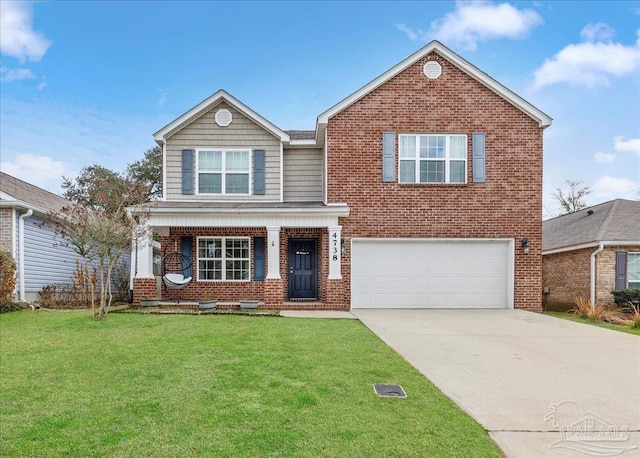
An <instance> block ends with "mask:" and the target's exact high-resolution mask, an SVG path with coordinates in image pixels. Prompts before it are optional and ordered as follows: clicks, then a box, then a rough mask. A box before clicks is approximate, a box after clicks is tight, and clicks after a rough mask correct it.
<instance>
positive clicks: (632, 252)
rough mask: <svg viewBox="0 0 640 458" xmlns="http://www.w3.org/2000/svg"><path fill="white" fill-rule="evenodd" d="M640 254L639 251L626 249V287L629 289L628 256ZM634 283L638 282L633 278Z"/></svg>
mask: <svg viewBox="0 0 640 458" xmlns="http://www.w3.org/2000/svg"><path fill="white" fill-rule="evenodd" d="M632 254H633V255H640V251H627V285H626V286H627V289H629V256H630V255H632ZM633 282H634V283H638V282H637V281H636V280H633Z"/></svg>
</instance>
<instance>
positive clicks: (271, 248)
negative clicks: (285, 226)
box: [266, 226, 281, 280]
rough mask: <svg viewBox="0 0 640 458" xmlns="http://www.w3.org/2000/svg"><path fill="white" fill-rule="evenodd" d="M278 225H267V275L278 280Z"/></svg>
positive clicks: (270, 278)
mask: <svg viewBox="0 0 640 458" xmlns="http://www.w3.org/2000/svg"><path fill="white" fill-rule="evenodd" d="M280 278H281V277H280V226H267V277H266V280H280Z"/></svg>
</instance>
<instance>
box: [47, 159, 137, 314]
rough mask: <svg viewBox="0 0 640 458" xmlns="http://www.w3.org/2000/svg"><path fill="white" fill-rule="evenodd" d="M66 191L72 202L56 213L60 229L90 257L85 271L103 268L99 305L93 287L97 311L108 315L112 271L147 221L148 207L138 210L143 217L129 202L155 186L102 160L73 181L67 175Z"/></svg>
mask: <svg viewBox="0 0 640 458" xmlns="http://www.w3.org/2000/svg"><path fill="white" fill-rule="evenodd" d="M62 187H63V188H64V189H65V192H64V196H65V197H66V198H67V199H69V200H71V202H72V205H70V206H68V207H65V208H63V209H62V211H61V212H60V214H58V215H51V217H50V218H49V220H50V222H51V223H53V227H54V228H55V231H56V232H57V233H58V234H59V235H60V236H61V238H62V240H63V243H64V244H66V245H67V246H70V247H72V248H73V249H74V250H75V251H76V252H77V253H78V254H79V255H80V256H82V258H83V260H84V265H83V270H84V273H85V274H87V275H88V274H89V269H90V266H93V267H96V268H97V276H98V282H99V291H98V293H99V298H100V301H99V305H98V307H97V309H96V304H95V299H94V298H95V294H94V290H93V287H92V290H91V310H92V312H93V316H94V318H96V319H103V318H105V317H106V316H107V311H108V307H109V306H110V305H111V301H112V298H113V294H112V291H111V283H112V282H111V276H112V273H113V271H114V268H115V267H116V265H117V264H118V261H119V260H120V258H121V257H122V256H123V255H125V254H126V253H128V252H129V251H130V250H131V241H132V238H133V237H137V236H139V235H142V234H138V232H139V231H140V230H142V229H140V228H142V227H143V226H144V225H143V224H139V223H140V219H141V218H144V212H143V211H139V212H137V213H136V218H137V221H135V220H134V219H133V218H132V217H131V215H129V214H128V213H127V210H126V209H127V207H128V206H130V205H135V204H139V203H143V202H146V201H148V196H149V186H148V184H147V183H143V182H141V181H138V180H135V179H133V178H132V177H130V176H125V175H121V174H118V173H116V172H113V171H111V170H109V169H107V168H105V167H102V166H99V165H92V166H89V167H85V168H84V169H82V172H81V173H80V175H79V176H78V177H77V178H75V179H73V180H71V179H68V178H64V179H63V184H62Z"/></svg>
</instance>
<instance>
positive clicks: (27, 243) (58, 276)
mask: <svg viewBox="0 0 640 458" xmlns="http://www.w3.org/2000/svg"><path fill="white" fill-rule="evenodd" d="M70 204H71V202H69V201H68V200H66V199H63V198H62V197H59V196H56V195H55V194H52V193H50V192H48V191H45V190H44V189H41V188H39V187H37V186H34V185H32V184H29V183H26V182H24V181H22V180H19V179H17V178H14V177H12V176H11V175H7V174H6V173H2V172H0V249H2V250H4V251H7V252H9V253H10V254H11V255H12V256H13V258H14V260H15V261H16V271H17V275H18V278H17V281H16V299H19V300H22V301H29V302H32V301H34V300H36V299H37V298H38V293H39V291H40V290H41V289H42V287H43V286H46V285H51V284H53V283H71V278H72V276H73V272H74V270H75V268H76V263H75V262H76V259H81V258H80V257H79V256H78V255H77V254H76V253H75V252H74V251H73V249H71V248H68V247H66V246H62V245H61V243H60V242H61V240H60V238H59V237H58V236H57V235H56V234H55V231H54V230H53V227H51V225H49V224H46V221H45V220H46V219H47V217H48V216H49V215H50V214H51V213H57V212H59V211H60V210H61V209H62V208H63V207H65V206H67V205H70Z"/></svg>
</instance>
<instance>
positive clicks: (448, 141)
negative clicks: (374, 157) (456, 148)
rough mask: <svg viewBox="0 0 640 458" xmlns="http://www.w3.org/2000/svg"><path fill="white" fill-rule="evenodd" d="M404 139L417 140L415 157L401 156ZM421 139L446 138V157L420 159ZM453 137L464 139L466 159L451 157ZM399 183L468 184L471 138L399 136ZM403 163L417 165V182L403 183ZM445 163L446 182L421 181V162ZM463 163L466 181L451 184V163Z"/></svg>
mask: <svg viewBox="0 0 640 458" xmlns="http://www.w3.org/2000/svg"><path fill="white" fill-rule="evenodd" d="M402 137H413V138H415V141H416V142H415V151H414V153H415V155H414V156H413V157H402V156H401V155H400V148H401V145H402V142H401V141H400V139H401V138H402ZM420 137H444V139H445V140H444V142H445V146H444V149H445V156H444V157H442V158H440V157H438V158H436V157H434V158H431V157H420ZM451 137H464V158H456V157H454V158H452V157H451V156H450V153H451ZM397 141H398V171H397V173H398V175H397V176H398V183H399V184H423V185H433V184H451V185H459V184H467V173H468V171H469V169H468V162H469V161H468V160H467V158H468V155H469V148H468V142H469V136H468V135H467V134H436V133H428V134H427V133H422V134H414V133H406V134H405V133H403V134H398V140H397ZM402 161H413V163H414V164H415V170H414V177H413V178H414V180H415V181H401V180H400V166H401V162H402ZM423 161H424V162H444V181H420V163H421V162H423ZM452 161H453V162H462V161H464V181H461V182H451V162H452Z"/></svg>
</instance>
